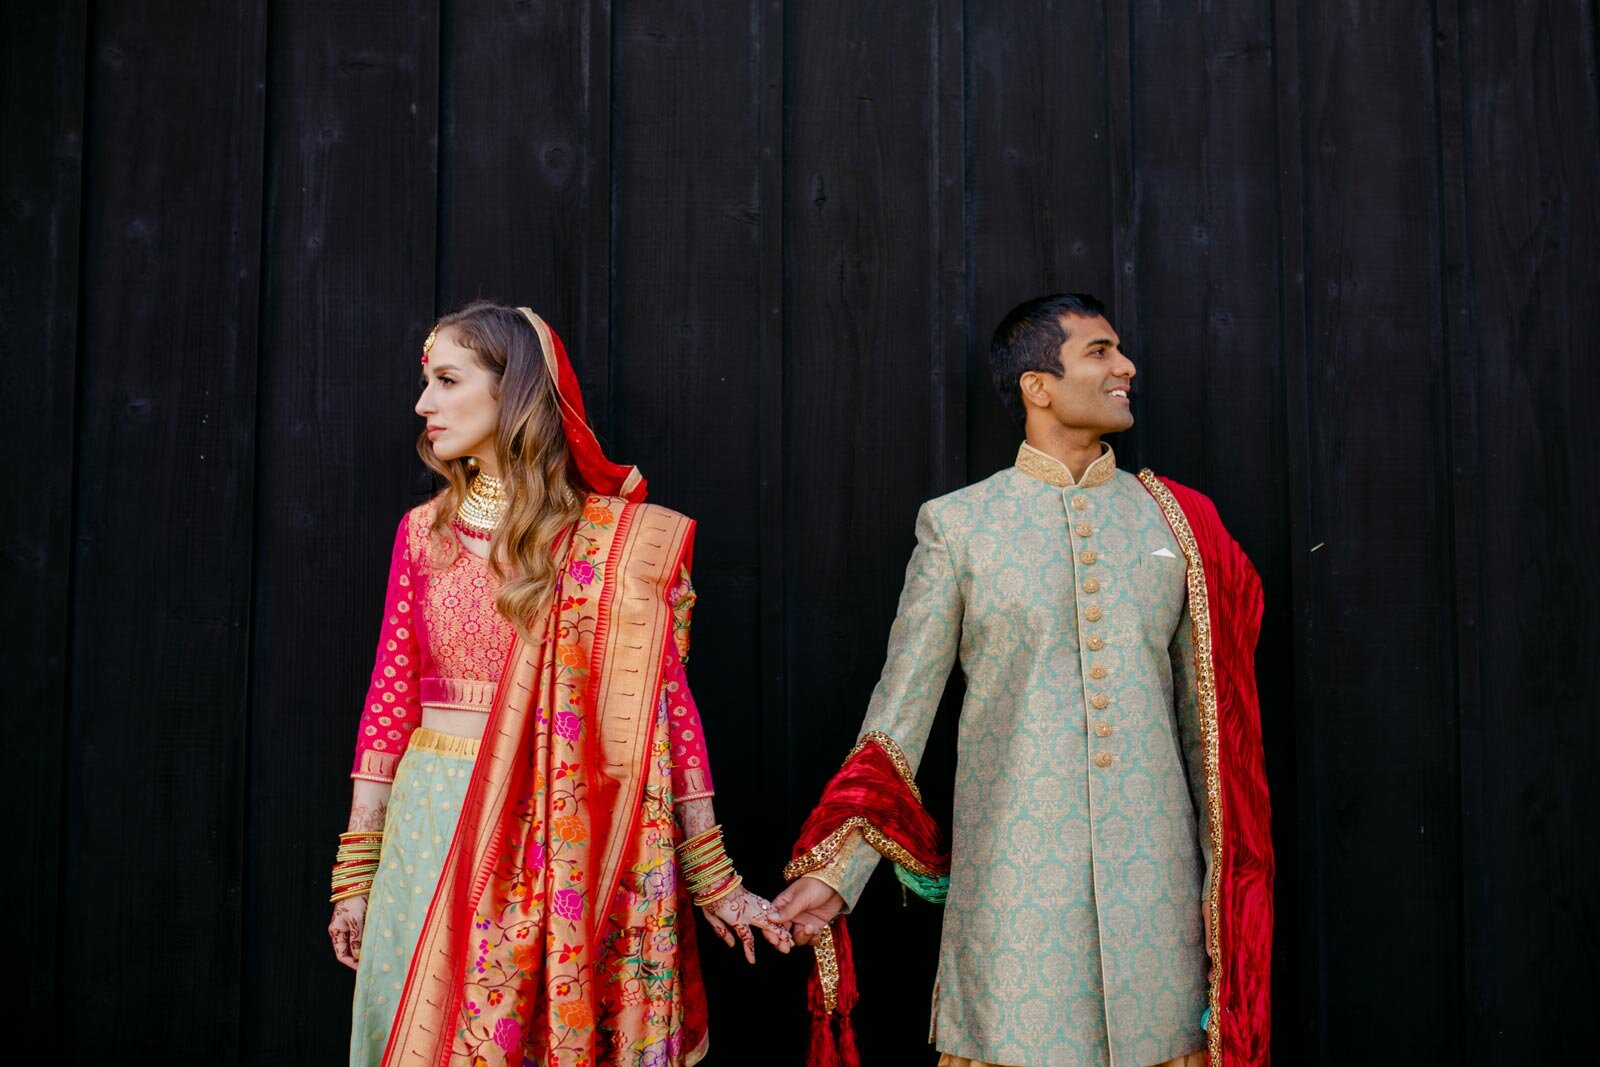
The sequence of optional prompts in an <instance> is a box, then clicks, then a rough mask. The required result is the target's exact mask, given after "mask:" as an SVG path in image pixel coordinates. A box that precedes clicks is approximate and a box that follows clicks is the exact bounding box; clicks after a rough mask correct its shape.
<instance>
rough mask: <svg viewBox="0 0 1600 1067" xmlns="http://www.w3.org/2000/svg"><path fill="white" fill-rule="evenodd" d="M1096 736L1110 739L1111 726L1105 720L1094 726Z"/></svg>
mask: <svg viewBox="0 0 1600 1067" xmlns="http://www.w3.org/2000/svg"><path fill="white" fill-rule="evenodd" d="M1094 735H1095V736H1096V737H1110V736H1111V724H1110V723H1108V722H1106V721H1105V720H1104V719H1101V720H1100V721H1099V722H1097V723H1095V724H1094Z"/></svg>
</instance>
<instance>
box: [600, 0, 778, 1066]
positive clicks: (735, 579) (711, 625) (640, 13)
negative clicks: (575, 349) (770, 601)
mask: <svg viewBox="0 0 1600 1067" xmlns="http://www.w3.org/2000/svg"><path fill="white" fill-rule="evenodd" d="M765 10H766V9H765V7H764V6H762V5H761V4H760V3H759V2H758V0H745V2H739V0H714V2H708V3H702V4H693V5H659V4H622V5H618V6H617V7H616V8H615V10H614V15H613V18H614V52H613V58H612V72H613V81H612V106H613V123H614V125H613V133H614V138H615V139H614V149H615V150H614V153H613V155H612V167H613V172H614V175H615V185H614V188H613V201H612V203H613V205H614V211H615V215H614V217H613V220H612V225H613V230H612V241H613V249H614V252H613V260H612V263H613V270H614V274H613V290H612V308H613V312H612V323H611V338H612V348H613V354H612V365H613V374H612V384H611V390H612V391H611V402H612V406H613V409H614V413H615V421H614V423H613V425H612V427H611V439H612V441H613V442H615V448H614V450H613V451H614V454H615V456H616V458H618V459H619V460H622V461H624V462H632V463H638V464H639V465H640V466H641V467H642V468H643V470H644V473H645V476H646V478H648V479H649V481H650V498H651V500H652V501H654V502H656V503H659V504H663V505H665V506H667V507H670V508H674V509H676V510H678V511H681V512H684V513H685V514H687V515H689V516H691V517H693V518H695V519H697V520H699V521H700V527H699V531H698V533H697V535H696V548H695V568H694V577H695V586H696V589H697V591H698V592H699V596H700V599H699V604H698V607H697V608H696V610H695V620H694V630H695V633H694V651H693V655H692V656H691V659H690V662H689V665H688V672H689V683H690V685H691V686H692V687H693V689H694V692H695V695H696V697H697V699H698V701H699V704H700V709H701V713H702V715H703V717H704V720H705V724H706V732H707V738H708V742H709V744H708V747H709V753H710V758H711V762H712V765H713V768H714V776H715V780H716V785H717V790H718V810H717V814H718V817H719V819H720V820H721V821H722V822H723V825H724V826H725V828H726V830H727V834H728V839H729V845H730V850H731V851H732V852H733V854H734V855H735V856H736V857H737V862H738V863H739V864H740V867H741V869H743V870H746V871H747V872H749V873H750V875H751V883H752V885H756V886H760V885H762V884H763V883H765V884H766V885H768V886H770V885H771V884H772V883H771V882H768V881H766V877H763V876H762V874H761V873H760V872H775V871H776V870H777V867H778V865H779V864H778V858H777V856H776V855H774V853H775V852H777V850H778V849H780V848H781V847H782V842H780V841H778V840H777V837H778V836H779V835H777V834H775V833H774V832H773V827H774V824H773V821H772V819H771V817H770V815H769V814H768V813H769V812H771V811H775V810H778V809H780V808H781V806H782V798H781V794H780V793H778V792H777V789H778V788H781V785H780V783H773V782H768V781H765V780H764V779H763V775H762V761H761V759H760V758H759V753H760V752H761V751H762V739H763V726H762V723H761V716H760V715H759V714H757V713H756V711H755V707H756V706H757V704H756V702H757V700H758V697H759V695H760V693H761V691H762V676H761V663H762V661H761V651H762V637H761V622H762V600H761V597H762V574H761V565H760V560H761V552H762V528H761V521H762V517H763V514H764V512H763V509H762V507H761V505H760V501H761V475H762V467H761V456H762V439H763V436H764V434H766V433H767V427H766V425H765V424H764V422H763V411H762V407H761V398H762V395H763V394H762V389H763V384H764V379H763V375H764V373H769V372H768V371H767V370H764V366H763V362H762V358H761V357H762V353H763V341H764V338H766V339H767V340H766V343H767V344H768V345H770V337H769V336H768V333H767V331H768V330H769V329H770V327H768V326H767V325H765V322H764V319H765V309H764V308H763V305H762V302H761V301H762V296H763V289H762V278H763V272H764V269H766V268H764V263H763V247H764V246H763V241H764V237H763V233H764V228H763V220H762V218H761V214H760V212H761V205H762V203H763V196H762V190H761V178H762V174H763V163H762V145H763V143H764V142H763V126H762V115H763V113H764V108H766V109H767V110H770V108H768V107H767V105H764V104H763V98H764V95H765V89H764V83H763V81H762V73H763V59H762V56H761V54H760V50H761V46H762V44H763V41H764V40H765V30H764V29H763V19H762V16H763V13H764V12H765ZM767 132H768V133H770V129H769V130H768V131H767ZM768 352H769V354H770V349H769V350H768ZM768 384H769V387H770V383H768ZM768 790H771V792H768ZM767 877H771V876H770V875H768V876H767ZM696 921H699V920H696ZM700 930H701V933H702V936H701V943H702V949H703V951H702V953H701V959H702V961H703V963H704V969H705V974H706V981H707V987H708V990H709V994H710V998H711V1011H712V1017H711V1027H712V1032H713V1035H714V1036H713V1038H712V1040H713V1042H714V1043H715V1045H714V1047H717V1048H719V1049H726V1050H742V1051H743V1052H745V1053H746V1054H747V1053H748V1050H750V1049H754V1048H758V1047H762V1046H763V1045H764V1044H765V1041H764V1039H763V1036H762V1035H763V1033H764V1032H767V1028H768V1027H769V1025H770V1023H769V1021H768V1019H767V1016H768V1015H769V1014H770V1008H771V1004H770V1003H769V1000H768V998H767V997H765V996H764V995H763V993H762V991H761V989H760V988H759V987H758V986H756V985H755V984H754V983H752V982H751V981H750V980H749V977H748V972H747V971H746V967H747V964H746V963H745V962H744V960H743V958H742V957H736V956H735V954H733V953H731V952H729V951H728V950H727V949H726V948H725V947H724V946H722V945H721V944H719V943H718V942H717V941H715V940H714V939H713V938H711V937H709V936H704V930H705V927H704V926H703V925H702V926H701V927H700ZM734 1058H735V1059H739V1058H741V1056H739V1055H735V1056H734Z"/></svg>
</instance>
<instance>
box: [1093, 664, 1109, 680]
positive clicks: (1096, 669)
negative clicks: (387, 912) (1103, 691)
mask: <svg viewBox="0 0 1600 1067" xmlns="http://www.w3.org/2000/svg"><path fill="white" fill-rule="evenodd" d="M1105 676H1106V669H1105V668H1104V667H1102V666H1100V664H1098V663H1096V664H1095V665H1094V666H1093V667H1090V668H1089V677H1091V678H1093V679H1094V680H1095V681H1099V680H1100V679H1102V678H1104V677H1105Z"/></svg>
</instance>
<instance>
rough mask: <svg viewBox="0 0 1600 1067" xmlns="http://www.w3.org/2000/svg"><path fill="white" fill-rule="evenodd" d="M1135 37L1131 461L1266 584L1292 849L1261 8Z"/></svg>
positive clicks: (1278, 993) (1274, 781)
mask: <svg viewBox="0 0 1600 1067" xmlns="http://www.w3.org/2000/svg"><path fill="white" fill-rule="evenodd" d="M1130 22H1131V35H1132V41H1131V49H1130V51H1131V65H1132V68H1133V69H1134V70H1136V71H1138V72H1139V76H1138V77H1137V78H1135V79H1133V81H1132V107H1131V116H1130V122H1131V129H1130V131H1129V133H1130V135H1131V140H1132V150H1131V166H1132V196H1131V200H1132V201H1133V202H1134V203H1136V204H1137V205H1138V218H1137V220H1136V225H1135V226H1134V229H1133V233H1132V243H1131V247H1130V249H1129V250H1128V252H1127V253H1126V254H1125V255H1119V262H1127V263H1134V264H1135V265H1136V266H1137V277H1136V279H1135V284H1134V285H1133V286H1131V289H1132V296H1131V297H1121V298H1119V301H1121V303H1119V308H1120V307H1128V308H1130V309H1133V310H1135V311H1136V317H1135V318H1134V319H1133V320H1132V321H1129V322H1126V323H1125V322H1124V318H1126V313H1125V312H1121V311H1119V314H1118V317H1117V326H1118V329H1119V331H1120V332H1121V334H1122V336H1123V338H1124V339H1126V340H1127V341H1128V342H1129V351H1130V352H1131V353H1132V355H1133V359H1134V362H1135V364H1136V365H1137V366H1138V368H1139V373H1138V376H1137V378H1136V379H1135V394H1136V397H1137V404H1138V407H1137V410H1136V412H1135V415H1136V417H1137V419H1138V422H1137V423H1136V426H1137V427H1141V428H1142V432H1141V433H1140V434H1139V435H1138V440H1137V444H1138V445H1139V446H1140V447H1139V449H1138V452H1139V455H1138V456H1137V457H1136V462H1138V463H1141V464H1146V465H1150V466H1152V467H1154V468H1155V469H1156V470H1157V471H1159V472H1161V473H1163V474H1167V475H1170V476H1172V477H1174V478H1177V479H1178V480H1179V481H1182V482H1184V483H1186V484H1189V485H1192V486H1195V487H1196V488H1198V489H1200V490H1201V491H1203V492H1205V493H1207V494H1209V495H1210V496H1211V497H1212V498H1213V499H1214V500H1215V501H1216V504H1217V507H1218V509H1219V510H1220V512H1221V514H1222V517H1223V521H1224V522H1225V523H1227V525H1228V529H1229V532H1231V533H1232V534H1233V536H1234V537H1235V538H1237V539H1238V540H1239V542H1240V544H1241V545H1243V546H1244V549H1245V551H1246V552H1247V553H1248V554H1249V555H1250V557H1251V559H1252V560H1253V561H1254V562H1255V564H1256V568H1257V570H1258V571H1260V573H1261V577H1262V582H1263V585H1264V588H1265V594H1266V602H1267V614H1266V617H1265V618H1264V620H1263V624H1262V640H1261V644H1260V646H1259V650H1258V656H1257V663H1258V669H1257V679H1258V684H1259V686H1260V694H1261V701H1262V733H1263V742H1264V745H1265V748H1266V757H1267V772H1268V779H1269V789H1270V793H1271V796H1272V798H1273V806H1274V809H1275V811H1276V813H1277V814H1276V821H1277V824H1278V826H1279V829H1280V834H1282V836H1283V839H1284V840H1285V841H1290V840H1293V837H1292V834H1291V833H1290V832H1289V831H1291V830H1292V828H1293V818H1294V804H1293V797H1294V792H1295V783H1296V776H1295V748H1294V741H1295V722H1296V716H1295V715H1294V704H1293V701H1294V678H1293V669H1292V667H1293V655H1294V649H1293V645H1292V634H1293V629H1292V619H1293V612H1292V610H1291V604H1292V602H1293V590H1292V587H1291V584H1290V573H1289V572H1290V561H1289V547H1288V546H1289V508H1288V506H1287V504H1286V501H1285V499H1284V493H1285V492H1286V491H1287V489H1288V485H1289V471H1288V460H1287V456H1286V454H1285V447H1284V443H1285V442H1284V434H1285V420H1284V412H1283V402H1284V393H1283V389H1284V376H1283V338H1282V336H1281V334H1280V327H1279V319H1280V293H1279V284H1280V283H1279V262H1278V249H1279V240H1280V231H1279V227H1280V222H1281V220H1280V218H1279V216H1278V214H1277V213H1276V212H1272V211H1264V210H1263V209H1262V208H1263V205H1269V204H1272V203H1273V202H1274V201H1275V200H1276V198H1277V196H1278V171H1277V159H1278V143H1277V130H1276V122H1277V105H1276V102H1275V99H1274V88H1275V83H1274V77H1275V75H1274V70H1273V45H1274V37H1273V11H1272V5H1271V3H1270V0H1257V2H1252V3H1236V4H1227V5H1216V4H1212V3H1209V2H1208V0H1187V2H1182V3H1176V4H1175V3H1171V2H1165V3H1163V2H1153V0H1137V2H1135V3H1134V4H1133V7H1132V11H1131V16H1130ZM1114 52H1115V49H1113V53H1114ZM1114 143H1115V141H1114ZM1295 147H1296V146H1295V145H1291V151H1293V150H1294V149H1295ZM1115 185H1116V183H1115V182H1114V183H1113V187H1115ZM1118 217H1119V219H1121V218H1122V211H1121V210H1120V209H1119V212H1118ZM1124 436H1128V435H1124ZM1124 465H1125V466H1131V465H1133V464H1127V463H1125V464H1124ZM1277 860H1278V879H1277V890H1278V892H1277V915H1278V916H1279V917H1280V922H1279V923H1278V926H1277V929H1276V936H1275V938H1274V957H1275V963H1276V964H1277V966H1276V967H1275V969H1274V975H1273V978H1274V990H1275V996H1274V1005H1273V1014H1274V1017H1275V1018H1277V1019H1279V1020H1291V1019H1293V1018H1295V1017H1296V1016H1297V1014H1298V1010H1297V994H1298V985H1297V979H1296V975H1295V966H1294V965H1295V964H1296V963H1297V962H1298V958H1299V954H1298V952H1297V951H1296V940H1297V936H1296V935H1297V932H1298V931H1297V928H1296V924H1295V921H1294V918H1295V916H1297V915H1298V914H1299V912H1300V898H1299V894H1298V892H1297V886H1298V879H1297V877H1296V864H1295V855H1294V853H1293V851H1292V850H1287V849H1280V851H1279V853H1278V856H1277ZM1290 1030H1291V1032H1292V1026H1291V1027H1290ZM1290 1058H1294V1057H1292V1056H1291V1057H1290Z"/></svg>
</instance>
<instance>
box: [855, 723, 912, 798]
mask: <svg viewBox="0 0 1600 1067" xmlns="http://www.w3.org/2000/svg"><path fill="white" fill-rule="evenodd" d="M868 744H874V745H877V746H878V747H879V748H881V749H882V750H883V754H884V755H885V756H888V757H889V762H890V763H892V764H894V769H895V771H896V772H898V773H899V775H900V780H901V781H903V782H905V783H906V787H907V788H909V789H910V790H911V795H912V796H914V797H916V798H917V803H918V804H921V803H922V790H920V789H918V788H917V782H916V776H915V775H913V774H912V773H911V761H910V760H908V759H906V754H905V752H904V751H902V750H901V748H900V746H899V745H898V744H897V743H896V742H895V739H894V738H892V737H890V736H889V735H888V734H886V733H884V732H883V731H882V730H869V731H868V732H867V733H864V734H862V735H861V740H859V741H857V742H856V747H855V748H852V749H851V750H850V755H848V756H846V757H845V758H844V762H845V763H849V762H850V761H851V760H853V759H855V757H856V753H858V752H860V751H861V750H862V749H863V748H866V747H867V745H868Z"/></svg>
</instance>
